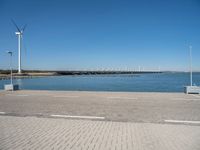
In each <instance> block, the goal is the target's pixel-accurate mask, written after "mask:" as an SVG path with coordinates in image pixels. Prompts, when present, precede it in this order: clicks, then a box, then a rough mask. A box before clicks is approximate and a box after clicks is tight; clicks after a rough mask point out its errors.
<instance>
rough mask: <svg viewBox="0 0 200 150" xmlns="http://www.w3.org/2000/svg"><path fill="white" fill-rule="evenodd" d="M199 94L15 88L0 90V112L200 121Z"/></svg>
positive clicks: (139, 119) (121, 119)
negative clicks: (14, 89) (19, 89)
mask: <svg viewBox="0 0 200 150" xmlns="http://www.w3.org/2000/svg"><path fill="white" fill-rule="evenodd" d="M199 108H200V95H186V94H184V93H133V92H73V91H71V92H70V91H69V92H61V91H17V92H1V93H0V112H6V113H8V114H9V115H14V116H49V115H52V114H58V115H78V116H98V117H105V120H110V121H125V122H149V123H164V120H189V121H190V120H191V121H200V109H199Z"/></svg>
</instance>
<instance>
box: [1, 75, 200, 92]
mask: <svg viewBox="0 0 200 150" xmlns="http://www.w3.org/2000/svg"><path fill="white" fill-rule="evenodd" d="M13 82H14V83H16V84H19V86H20V89H28V90H68V91H123V92H130V91H133V92H183V91H184V86H187V85H189V84H190V75H189V73H171V72H170V73H155V74H123V75H120V74H119V75H75V76H51V77H36V78H27V79H15V80H14V81H13ZM8 83H10V80H0V89H3V86H4V84H8ZM193 83H194V84H195V85H200V73H193Z"/></svg>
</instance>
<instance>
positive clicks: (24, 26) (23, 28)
mask: <svg viewBox="0 0 200 150" xmlns="http://www.w3.org/2000/svg"><path fill="white" fill-rule="evenodd" d="M26 27H27V24H25V25H24V27H23V28H22V32H24V30H25V29H26Z"/></svg>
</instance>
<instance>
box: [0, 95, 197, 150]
mask: <svg viewBox="0 0 200 150" xmlns="http://www.w3.org/2000/svg"><path fill="white" fill-rule="evenodd" d="M199 108H200V95H186V94H183V93H134V92H79V91H77V92H75V91H73V92H71V91H68V92H64V91H17V92H5V91H1V92H0V150H22V149H24V150H28V149H30V150H33V149H36V150H37V149H39V150H45V149H48V150H50V149H58V150H60V149H61V150H62V149H63V150H68V149H72V150H81V149H82V150H199V149H200V142H199V141H200V109H199ZM69 116H71V117H72V118H74V117H75V118H76V119H70V118H69ZM92 117H93V118H92ZM167 120H170V121H167Z"/></svg>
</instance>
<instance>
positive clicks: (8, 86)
mask: <svg viewBox="0 0 200 150" xmlns="http://www.w3.org/2000/svg"><path fill="white" fill-rule="evenodd" d="M6 52H7V53H8V54H9V55H10V84H5V85H4V89H5V90H6V91H14V90H18V89H19V85H17V84H15V85H14V84H13V75H12V55H13V52H12V51H6Z"/></svg>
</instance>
